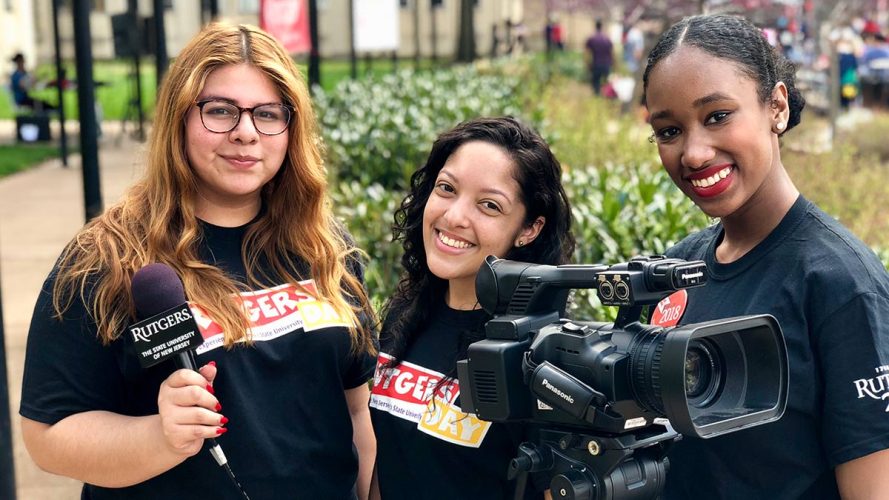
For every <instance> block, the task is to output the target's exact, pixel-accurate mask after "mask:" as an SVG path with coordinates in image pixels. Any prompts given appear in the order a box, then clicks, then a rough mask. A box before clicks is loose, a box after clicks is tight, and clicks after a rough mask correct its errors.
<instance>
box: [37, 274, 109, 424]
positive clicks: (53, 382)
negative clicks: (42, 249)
mask: <svg viewBox="0 0 889 500" xmlns="http://www.w3.org/2000/svg"><path fill="white" fill-rule="evenodd" d="M54 273H55V271H54V272H53V273H52V274H50V277H49V278H47V280H46V282H45V283H44V284H43V288H42V289H41V291H40V295H39V296H38V297H37V304H36V306H35V307H34V315H33V316H32V318H31V326H30V330H29V332H28V342H27V348H26V352H25V369H24V378H23V381H22V400H21V407H20V409H19V413H20V414H21V415H22V416H23V417H26V418H29V419H31V420H35V421H38V422H43V423H46V424H54V423H56V422H58V421H59V420H62V419H63V418H65V417H67V416H69V415H73V414H75V413H81V412H85V411H91V410H106V411H111V412H117V413H119V412H120V407H121V404H122V401H123V394H124V383H123V378H122V376H121V373H120V370H119V368H118V364H117V361H116V357H115V354H114V351H113V349H111V348H109V347H106V346H103V345H102V343H101V342H100V341H99V339H98V337H97V327H96V324H95V323H94V322H93V321H92V320H91V319H90V318H89V316H88V314H87V313H86V308H85V307H84V304H83V302H82V301H81V300H80V298H79V297H77V298H76V299H75V300H74V301H73V303H72V305H71V307H70V308H69V309H68V310H67V311H66V312H65V314H64V315H63V318H62V319H61V320H59V319H57V318H56V317H55V316H54V309H53V305H52V287H53V283H54V276H55V274H54Z"/></svg>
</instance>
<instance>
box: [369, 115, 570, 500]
mask: <svg viewBox="0 0 889 500" xmlns="http://www.w3.org/2000/svg"><path fill="white" fill-rule="evenodd" d="M560 178H561V167H560V166H559V162H558V161H557V160H556V159H555V157H554V156H553V154H552V152H551V151H550V149H549V147H548V146H547V144H546V143H545V142H544V141H543V139H541V137H540V136H539V135H538V134H537V133H536V132H534V131H533V130H531V129H530V128H528V127H527V126H525V125H523V124H522V123H520V122H519V121H517V120H515V119H512V118H479V119H475V120H470V121H468V122H464V123H462V124H460V125H458V126H457V127H456V128H454V129H453V130H451V131H448V132H445V133H443V134H441V135H440V136H439V137H438V139H437V140H436V141H435V143H434V144H433V146H432V151H431V152H430V153H429V158H428V160H427V161H426V164H425V165H423V167H421V168H420V169H419V170H417V171H416V172H415V173H414V174H413V176H412V177H411V189H410V193H409V194H408V196H407V197H406V198H405V199H404V201H403V202H402V204H401V207H400V208H399V210H398V211H397V212H396V216H395V238H396V239H397V240H400V241H401V242H402V245H403V247H404V255H403V257H402V259H401V263H402V266H403V267H404V274H403V276H402V278H401V281H400V282H399V285H398V288H397V290H396V292H395V294H394V295H393V297H392V298H391V299H390V300H389V301H388V303H387V305H386V307H385V312H384V315H385V319H384V321H383V329H382V332H381V336H380V343H381V349H380V351H381V352H380V356H379V360H378V362H377V372H376V375H375V377H374V386H373V389H372V395H371V403H370V406H371V415H372V419H373V424H374V430H375V432H376V433H377V436H378V448H377V450H378V452H377V469H376V470H377V474H376V478H377V481H378V486H379V493H380V494H381V495H382V498H405V497H406V495H408V494H409V495H410V496H411V498H484V499H496V498H513V491H514V489H515V484H514V482H513V481H509V480H508V479H507V475H506V474H507V470H508V465H509V462H510V460H511V459H512V458H514V457H515V454H516V449H517V448H518V445H519V444H520V443H521V442H522V441H524V440H526V437H525V434H526V432H525V431H526V429H525V427H524V426H523V425H505V424H492V423H490V422H485V421H482V420H479V419H478V418H476V416H475V415H473V414H470V413H465V412H463V411H461V409H460V404H461V403H460V384H459V381H458V380H457V378H456V362H457V360H459V359H463V358H465V357H466V348H467V346H468V345H469V344H470V343H472V342H474V341H477V340H481V339H482V338H484V324H485V322H486V321H487V320H489V319H490V318H491V317H490V316H489V315H488V314H487V313H486V312H485V311H484V310H483V309H481V307H480V306H479V302H478V299H477V298H476V290H475V276H476V273H477V272H478V269H479V267H480V266H481V265H482V263H483V262H484V260H485V257H487V256H488V255H495V256H497V257H501V258H504V259H511V260H520V261H526V262H533V263H538V264H554V265H555V264H564V263H567V262H568V261H569V259H570V258H571V255H572V253H573V251H574V237H573V236H572V234H571V210H570V207H569V204H568V200H567V198H566V196H565V191H564V189H563V188H562V185H561V179H560ZM526 491H527V492H530V491H531V488H527V489H526Z"/></svg>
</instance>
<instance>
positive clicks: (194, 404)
mask: <svg viewBox="0 0 889 500" xmlns="http://www.w3.org/2000/svg"><path fill="white" fill-rule="evenodd" d="M208 376H209V377H210V380H212V379H213V378H215V376H216V368H215V366H204V367H201V373H198V372H196V371H194V370H177V371H175V372H173V373H172V374H171V375H170V376H169V377H167V379H166V380H164V382H163V383H162V384H161V387H160V390H159V391H158V398H157V405H158V413H159V414H160V417H161V426H162V428H163V433H164V437H165V440H166V442H167V445H168V446H169V447H170V448H171V449H173V450H175V451H176V452H178V453H183V454H187V455H193V454H195V453H197V452H198V451H199V450H200V449H201V446H202V445H203V442H204V439H207V438H213V437H216V436H219V435H221V434H223V433H225V431H226V429H225V427H224V425H225V424H226V423H227V422H228V419H227V418H225V416H224V415H222V414H221V413H219V412H220V410H221V409H222V405H221V404H220V403H219V400H218V399H216V396H214V395H213V386H212V384H211V383H210V380H208V378H207V377H208Z"/></svg>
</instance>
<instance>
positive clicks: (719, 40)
mask: <svg viewBox="0 0 889 500" xmlns="http://www.w3.org/2000/svg"><path fill="white" fill-rule="evenodd" d="M683 46H689V47H696V48H698V49H700V50H703V51H704V52H706V53H708V54H710V55H712V56H714V57H718V58H720V59H727V60H729V61H732V62H734V63H735V64H737V65H738V68H740V70H741V71H742V72H743V73H744V74H746V75H747V76H749V77H750V78H752V79H753V80H754V81H755V82H757V94H758V95H759V100H760V102H762V103H767V102H769V101H770V100H771V96H772V91H773V90H774V88H775V85H776V84H777V83H778V82H784V85H785V86H786V87H787V100H788V108H789V110H790V117H789V119H788V120H787V128H786V129H784V130H783V131H782V132H781V134H779V135H783V134H784V132H786V131H788V130H790V129H792V128H793V127H795V126H796V125H797V124H799V122H800V115H801V114H802V111H803V108H804V107H805V105H806V100H805V98H803V96H802V94H801V93H800V91H799V89H798V88H797V87H796V81H795V80H796V66H794V64H793V63H792V62H790V61H789V60H788V59H787V58H786V57H784V55H782V54H781V53H780V52H778V51H777V50H776V49H775V48H773V47H772V46H771V45H769V42H768V40H766V38H765V36H763V34H762V31H761V30H760V29H759V28H757V27H756V25H754V24H753V23H751V22H750V21H748V20H747V19H745V18H743V17H740V16H731V15H726V14H714V15H701V16H691V17H686V18H685V19H683V20H681V21H679V22H678V23H676V24H674V25H673V26H671V27H670V29H668V30H667V31H666V32H664V34H663V35H661V38H660V39H659V40H658V42H657V44H656V45H655V46H654V48H653V49H651V53H649V54H648V64H647V65H646V67H645V73H643V75H642V84H643V89H644V92H645V93H647V92H648V77H649V75H650V74H651V71H652V70H653V69H654V67H655V66H657V63H659V62H660V61H661V60H662V59H664V58H665V57H667V56H668V55H670V54H672V53H673V52H676V50H678V49H679V47H683ZM643 96H644V94H643ZM643 98H644V97H643Z"/></svg>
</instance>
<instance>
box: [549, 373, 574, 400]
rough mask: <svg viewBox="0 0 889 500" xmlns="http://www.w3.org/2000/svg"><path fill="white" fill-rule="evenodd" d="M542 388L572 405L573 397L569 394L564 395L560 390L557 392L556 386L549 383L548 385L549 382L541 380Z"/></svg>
mask: <svg viewBox="0 0 889 500" xmlns="http://www.w3.org/2000/svg"><path fill="white" fill-rule="evenodd" d="M543 387H546V388H547V389H548V390H550V391H551V392H552V393H553V394H555V395H556V396H559V397H560V398H562V399H564V400H565V401H567V402H569V403H571V404H574V397H572V396H571V395H570V394H565V393H564V392H562V391H561V390H559V388H558V387H556V386H554V385H552V384H550V383H549V380H547V379H543Z"/></svg>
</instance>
